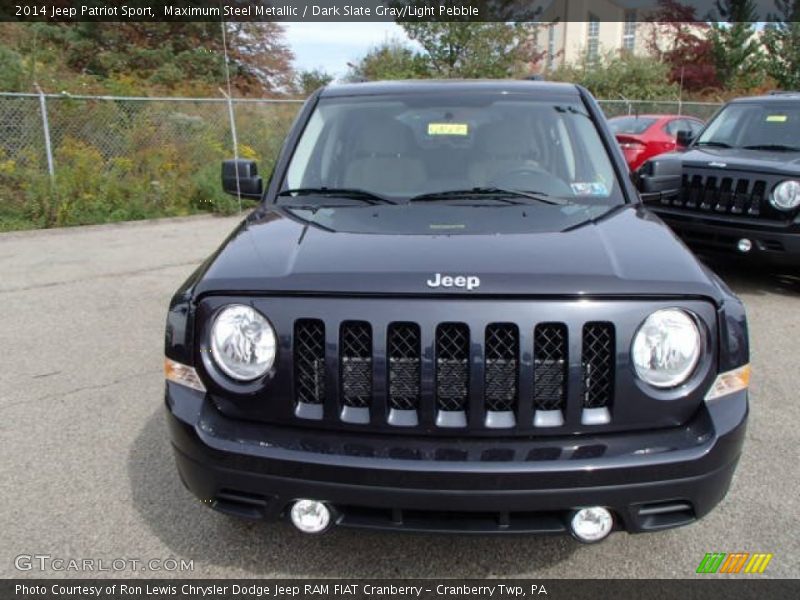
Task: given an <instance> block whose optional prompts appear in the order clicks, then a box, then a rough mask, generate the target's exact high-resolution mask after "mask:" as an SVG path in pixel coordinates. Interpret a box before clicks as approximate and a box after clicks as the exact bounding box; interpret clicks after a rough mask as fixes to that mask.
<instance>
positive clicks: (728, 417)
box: [166, 382, 748, 533]
mask: <svg viewBox="0 0 800 600" xmlns="http://www.w3.org/2000/svg"><path fill="white" fill-rule="evenodd" d="M166 404H167V419H168V423H169V429H170V435H171V438H172V444H173V447H174V450H175V457H176V461H177V465H178V470H179V472H180V476H181V479H182V481H183V482H184V484H185V485H186V486H187V487H188V488H189V490H191V491H192V492H193V493H194V494H195V495H196V496H197V497H198V498H199V499H200V500H201V501H202V502H203V503H204V504H206V505H210V506H211V507H213V508H215V509H217V510H219V511H222V512H226V513H229V514H235V515H238V516H242V517H250V518H262V519H267V520H275V519H279V518H282V517H283V516H284V515H285V513H286V512H287V509H288V507H289V506H290V505H291V503H292V501H293V500H295V499H298V498H310V499H315V500H322V501H325V502H327V503H328V504H329V505H330V506H332V508H333V509H334V512H335V515H336V522H337V524H339V525H343V526H351V527H365V528H375V529H394V530H411V531H442V532H472V533H564V532H566V531H568V528H567V523H568V517H569V515H570V513H571V512H572V511H573V510H574V509H576V508H580V507H584V506H597V505H601V506H605V507H607V508H609V509H610V510H612V511H613V513H614V514H615V518H616V519H615V521H616V525H615V527H616V528H617V529H622V530H626V531H629V532H642V531H652V530H658V529H665V528H669V527H675V526H678V525H684V524H687V523H690V522H692V521H694V520H696V519H699V518H701V517H702V516H704V515H705V514H707V513H708V512H709V511H710V510H711V509H712V508H713V507H714V506H715V505H716V504H717V503H719V502H720V500H722V498H723V497H724V496H725V494H726V493H727V490H728V487H729V485H730V481H731V478H732V476H733V472H734V469H735V467H736V463H737V461H738V459H739V454H740V452H741V447H742V443H743V440H744V431H745V423H746V418H747V411H748V404H747V393H746V392H738V393H735V394H731V395H729V396H726V397H723V398H720V399H717V400H715V401H712V402H710V403H706V404H704V405H703V406H702V407H701V408H700V410H699V411H698V412H697V414H696V415H695V417H694V418H693V419H692V420H691V421H690V422H689V423H687V424H685V425H684V426H681V427H677V428H672V429H662V430H654V431H644V432H633V433H624V434H604V435H596V436H592V435H580V436H565V437H560V438H557V439H554V438H548V439H541V438H539V439H535V438H524V439H519V438H514V439H510V438H498V439H488V440H487V439H484V438H481V439H475V438H464V439H450V438H448V439H441V438H434V437H415V438H413V439H411V438H408V437H405V436H387V435H380V436H378V435H374V434H370V433H367V432H365V433H364V434H343V433H342V432H327V431H318V430H308V429H303V430H299V429H294V428H288V427H276V426H270V425H265V424H263V423H253V422H246V421H235V420H232V419H229V418H227V417H225V416H223V415H222V414H221V413H219V411H217V410H216V408H214V406H213V404H212V403H211V402H210V401H208V400H207V398H206V397H205V394H203V393H201V392H197V391H194V390H191V389H188V388H185V387H183V386H180V385H177V384H174V383H171V382H169V383H167V389H166Z"/></svg>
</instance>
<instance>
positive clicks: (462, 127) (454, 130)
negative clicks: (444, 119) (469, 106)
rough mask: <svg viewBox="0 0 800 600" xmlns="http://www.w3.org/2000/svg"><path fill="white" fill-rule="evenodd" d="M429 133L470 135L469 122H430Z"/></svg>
mask: <svg viewBox="0 0 800 600" xmlns="http://www.w3.org/2000/svg"><path fill="white" fill-rule="evenodd" d="M428 135H469V124H467V123H428Z"/></svg>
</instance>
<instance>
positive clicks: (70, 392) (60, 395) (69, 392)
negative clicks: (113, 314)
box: [0, 369, 153, 411]
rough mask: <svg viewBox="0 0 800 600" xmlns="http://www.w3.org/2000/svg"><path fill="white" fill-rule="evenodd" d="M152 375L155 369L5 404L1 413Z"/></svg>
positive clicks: (0, 407)
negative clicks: (14, 407) (25, 405)
mask: <svg viewBox="0 0 800 600" xmlns="http://www.w3.org/2000/svg"><path fill="white" fill-rule="evenodd" d="M152 374H153V369H148V370H147V371H140V372H137V373H131V374H130V375H126V376H124V377H118V378H117V379H114V380H113V381H107V382H105V383H98V384H96V385H84V386H81V387H77V388H74V389H72V390H67V391H66V392H55V393H52V394H45V395H44V396H39V397H38V398H30V399H29V400H20V401H18V402H11V403H9V404H4V405H2V406H0V411H3V410H5V409H7V408H11V407H13V406H20V405H23V404H32V403H34V402H41V401H42V400H50V399H52V398H66V397H67V396H73V395H75V394H80V393H81V392H88V391H97V390H102V389H106V388H110V387H114V386H115V385H119V384H121V383H127V382H128V381H132V380H134V379H138V378H139V377H143V376H145V375H152Z"/></svg>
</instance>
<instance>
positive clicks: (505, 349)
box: [484, 323, 519, 411]
mask: <svg viewBox="0 0 800 600" xmlns="http://www.w3.org/2000/svg"><path fill="white" fill-rule="evenodd" d="M484 356H485V359H484V360H485V364H484V370H485V385H484V402H485V405H486V410H490V411H513V410H514V408H515V407H516V404H517V394H518V389H517V388H518V386H517V375H518V372H519V359H518V356H519V330H518V329H517V326H516V325H512V324H510V323H492V324H491V325H489V326H488V327H487V328H486V346H485V351H484Z"/></svg>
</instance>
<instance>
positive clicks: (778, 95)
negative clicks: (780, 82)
mask: <svg viewBox="0 0 800 600" xmlns="http://www.w3.org/2000/svg"><path fill="white" fill-rule="evenodd" d="M786 101H789V102H798V101H800V92H794V91H787V92H781V91H776V92H773V93H771V94H765V95H763V96H747V97H744V98H734V99H733V100H731V101H730V103H731V104H736V103H740V102H786Z"/></svg>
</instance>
